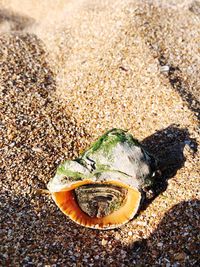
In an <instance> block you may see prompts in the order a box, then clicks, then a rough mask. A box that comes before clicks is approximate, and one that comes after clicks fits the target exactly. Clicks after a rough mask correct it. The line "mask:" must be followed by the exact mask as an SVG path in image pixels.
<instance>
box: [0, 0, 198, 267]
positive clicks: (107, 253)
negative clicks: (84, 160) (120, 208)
mask: <svg viewBox="0 0 200 267" xmlns="http://www.w3.org/2000/svg"><path fill="white" fill-rule="evenodd" d="M199 77H200V1H196V0H194V1H193V0H185V1H181V0H177V1H175V0H170V1H164V0H160V1H150V0H149V1H137V0H132V1H130V0H125V1H118V0H117V1H114V0H104V1H103V0H102V1H91V0H77V1H73V0H68V1H64V0H56V1H53V0H42V1H39V0H33V1H26V0H21V1H20V0H1V1H0V188H1V189H0V205H1V209H0V218H1V219H0V228H1V244H0V265H1V266H46V267H47V266H54V267H57V266H74V267H75V266H113V267H115V266H120V267H121V266H124V267H125V266H166V267H170V266H173V267H176V266H198V262H199V261H200V258H199V253H198V248H199V240H200V236H199V232H200V231H199V216H200V214H199V209H200V193H199V181H200V152H199V144H200V130H199V119H200V116H199V110H200V78H199ZM112 128H121V129H127V130H128V131H129V132H130V133H131V134H132V135H133V136H134V137H135V138H137V139H138V140H139V141H141V142H142V143H143V144H144V145H145V146H146V147H147V149H148V150H149V151H151V152H152V153H154V154H155V155H156V154H158V153H159V152H160V151H164V150H165V149H166V147H168V146H170V145H173V144H174V145H179V144H181V145H182V144H184V145H183V146H181V149H182V150H181V152H180V153H182V154H183V158H184V160H183V162H181V164H180V166H179V167H178V168H176V169H174V173H173V175H170V176H167V177H166V181H165V184H164V185H163V184H162V185H161V184H160V185H158V188H157V189H156V197H155V198H153V199H150V200H149V201H147V200H146V202H145V203H143V205H142V207H141V209H140V211H139V213H138V215H137V216H136V218H134V219H133V220H132V221H130V222H129V223H127V224H126V225H124V226H123V227H121V228H119V229H115V230H107V231H98V230H92V229H87V228H84V227H82V226H79V225H77V224H75V223H73V222H72V221H70V220H69V219H68V218H67V217H66V216H65V215H64V214H62V213H61V211H60V210H59V209H58V208H57V207H56V205H55V203H54V202H53V200H52V199H51V196H50V195H48V194H40V193H38V189H46V185H47V182H48V181H49V179H50V178H51V177H52V176H53V175H54V174H55V171H56V168H57V166H58V165H59V163H60V162H62V161H63V160H65V159H73V158H75V157H77V156H78V155H79V154H80V153H81V152H82V151H83V150H84V149H86V148H87V147H88V146H89V145H90V144H91V142H94V141H95V140H97V138H98V137H99V136H101V135H102V134H103V133H105V132H106V131H107V130H109V129H112Z"/></svg>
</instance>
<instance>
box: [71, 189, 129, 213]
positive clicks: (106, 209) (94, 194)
mask: <svg viewBox="0 0 200 267" xmlns="http://www.w3.org/2000/svg"><path fill="white" fill-rule="evenodd" d="M74 191H75V195H76V198H77V202H78V204H79V207H80V208H81V210H82V211H84V212H85V213H86V214H88V215H89V216H90V217H97V218H102V217H105V216H107V215H110V214H111V213H112V212H114V211H115V210H118V209H119V208H120V207H121V206H123V204H124V203H125V201H126V197H127V192H128V190H127V189H126V188H122V187H119V186H115V185H112V184H88V185H83V186H80V187H78V188H76V189H75V190H74Z"/></svg>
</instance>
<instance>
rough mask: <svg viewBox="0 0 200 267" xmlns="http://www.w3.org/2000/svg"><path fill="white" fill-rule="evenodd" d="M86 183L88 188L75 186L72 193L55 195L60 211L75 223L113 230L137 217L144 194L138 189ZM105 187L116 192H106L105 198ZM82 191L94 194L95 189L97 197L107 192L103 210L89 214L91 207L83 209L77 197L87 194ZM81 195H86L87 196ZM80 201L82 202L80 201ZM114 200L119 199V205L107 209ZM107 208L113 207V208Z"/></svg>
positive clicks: (94, 210) (102, 206)
mask: <svg viewBox="0 0 200 267" xmlns="http://www.w3.org/2000/svg"><path fill="white" fill-rule="evenodd" d="M86 184H87V185H88V186H87V187H83V185H81V186H80V185H77V187H75V186H73V187H72V188H71V190H69V189H68V190H67V191H60V192H55V193H52V196H53V199H54V201H55V202H56V204H57V205H58V207H59V208H60V209H61V211H62V212H63V213H64V214H66V215H67V216H68V217H70V219H72V220H73V221H75V222H76V223H78V224H80V225H83V226H86V227H90V228H98V229H111V228H116V227H119V226H120V225H122V224H125V223H126V222H128V221H129V220H130V219H132V218H133V216H134V215H135V214H136V212H137V210H138V208H139V204H140V200H141V193H140V192H139V191H138V190H137V189H135V190H134V189H132V188H129V187H127V186H126V185H123V184H116V183H112V182H110V184H109V183H103V184H101V185H100V184H96V183H95V184H94V183H93V184H92V183H91V182H87V183H86ZM94 185H95V186H94ZM104 185H106V188H107V190H108V191H109V190H111V191H112V192H115V193H112V195H111V196H110V195H109V194H110V193H108V192H107V193H106V195H105V191H104V190H105V187H104ZM83 188H84V190H86V191H87V190H88V189H90V190H93V191H94V188H95V189H97V188H98V190H97V191H98V194H100V193H101V191H102V190H103V191H104V198H103V201H102V203H101V205H100V207H97V208H95V209H90V211H88V208H87V209H86V210H84V209H85V208H84V207H83V205H82V204H80V203H79V202H81V203H83V202H82V200H81V198H80V196H79V197H77V195H78V194H79V193H80V192H81V191H82V193H83V192H84V190H83ZM103 188H104V189H103ZM77 192H78V193H77ZM85 193H86V192H85ZM98 194H97V195H98ZM79 195H80V194H79ZM82 195H83V196H84V195H87V194H82ZM119 195H120V197H119ZM78 198H79V199H80V200H78ZM94 199H95V197H93V200H94ZM97 199H98V198H97ZM100 199H101V198H100ZM111 199H113V200H114V199H117V200H118V204H117V205H116V207H114V208H113V209H112V208H108V209H106V208H107V207H106V208H105V205H107V204H106V203H107V202H109V201H111ZM120 199H121V200H120ZM98 200H99V199H98ZM86 202H87V201H86ZM86 202H85V203H86ZM88 203H89V201H88ZM81 205H82V207H81ZM107 206H109V207H112V205H107ZM102 210H103V212H102ZM105 210H107V211H105ZM88 213H89V214H88Z"/></svg>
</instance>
